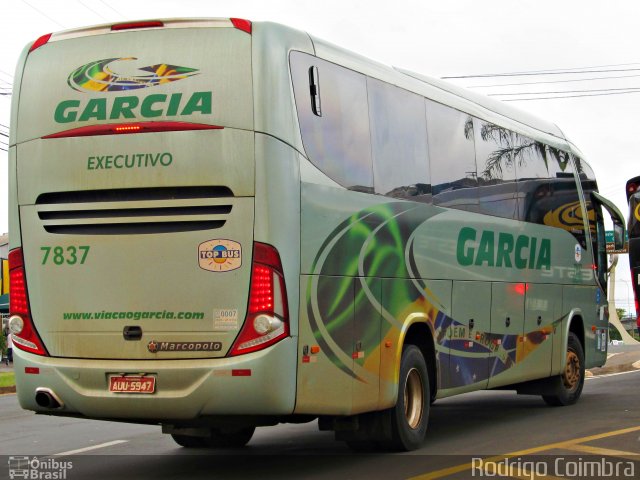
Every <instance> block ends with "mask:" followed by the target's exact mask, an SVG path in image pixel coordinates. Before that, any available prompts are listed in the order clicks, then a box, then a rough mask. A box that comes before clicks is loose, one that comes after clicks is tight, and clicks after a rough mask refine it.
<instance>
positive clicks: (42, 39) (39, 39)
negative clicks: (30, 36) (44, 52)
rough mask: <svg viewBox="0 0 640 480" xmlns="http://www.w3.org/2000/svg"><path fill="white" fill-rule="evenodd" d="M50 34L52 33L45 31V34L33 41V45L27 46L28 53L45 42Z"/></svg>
mask: <svg viewBox="0 0 640 480" xmlns="http://www.w3.org/2000/svg"><path fill="white" fill-rule="evenodd" d="M51 35H52V34H51V33H47V34H46V35H42V36H41V37H40V38H38V39H37V40H36V41H35V42H33V45H31V47H30V48H29V53H31V52H33V51H34V50H35V49H36V48H40V47H41V46H43V45H44V44H45V43H47V42H48V41H49V39H50V38H51Z"/></svg>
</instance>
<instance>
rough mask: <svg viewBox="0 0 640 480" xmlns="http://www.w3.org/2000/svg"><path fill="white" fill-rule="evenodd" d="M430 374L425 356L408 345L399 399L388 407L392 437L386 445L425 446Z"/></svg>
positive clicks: (403, 361) (399, 387)
mask: <svg viewBox="0 0 640 480" xmlns="http://www.w3.org/2000/svg"><path fill="white" fill-rule="evenodd" d="M430 399H431V395H430V392H429V374H428V371H427V364H426V362H425V360H424V356H423V355H422V352H421V351H420V349H419V348H418V347H416V346H415V345H406V346H405V347H404V349H403V351H402V359H401V361H400V383H399V385H398V401H397V402H396V405H395V407H393V408H391V409H389V410H387V412H386V413H387V415H389V416H390V421H391V436H390V438H389V439H388V441H387V442H385V443H386V446H388V447H390V448H392V449H393V450H404V451H408V450H415V449H417V448H419V447H420V446H421V445H422V442H423V441H424V437H425V434H426V432H427V422H428V420H429V405H430Z"/></svg>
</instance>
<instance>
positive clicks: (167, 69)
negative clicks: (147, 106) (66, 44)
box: [67, 57, 199, 92]
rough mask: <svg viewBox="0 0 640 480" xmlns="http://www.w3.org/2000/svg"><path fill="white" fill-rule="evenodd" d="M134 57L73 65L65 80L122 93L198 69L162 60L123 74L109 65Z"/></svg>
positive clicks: (94, 89)
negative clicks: (132, 73) (159, 62)
mask: <svg viewBox="0 0 640 480" xmlns="http://www.w3.org/2000/svg"><path fill="white" fill-rule="evenodd" d="M131 60H137V58H135V57H125V58H105V59H104V60H95V61H93V62H89V63H87V64H86V65H82V66H80V67H78V68H76V69H75V70H74V71H73V72H71V75H69V78H68V80H67V83H68V84H69V86H70V87H71V88H73V89H74V90H77V91H79V92H82V91H89V92H122V91H124V90H137V89H139V88H147V87H155V86H156V85H161V84H163V83H169V82H175V81H176V80H183V79H185V78H187V77H190V76H192V75H197V74H198V73H199V72H198V70H196V69H195V68H189V67H180V66H178V65H168V64H166V63H161V64H158V65H149V66H147V67H140V68H138V69H137V70H138V72H143V73H140V74H138V75H124V74H119V73H116V72H114V71H113V69H112V68H111V64H112V63H114V62H124V61H131Z"/></svg>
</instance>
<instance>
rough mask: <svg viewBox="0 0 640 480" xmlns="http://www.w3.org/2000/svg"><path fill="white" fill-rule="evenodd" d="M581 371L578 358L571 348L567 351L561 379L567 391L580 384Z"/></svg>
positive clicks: (571, 390) (573, 389)
mask: <svg viewBox="0 0 640 480" xmlns="http://www.w3.org/2000/svg"><path fill="white" fill-rule="evenodd" d="M580 378H581V372H580V359H579V358H578V355H577V354H576V352H574V351H573V350H569V351H568V352H567V365H566V367H565V369H564V373H563V374H562V381H563V382H564V386H565V387H566V388H567V390H569V392H574V391H575V390H577V388H578V385H579V384H580Z"/></svg>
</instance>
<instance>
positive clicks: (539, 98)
mask: <svg viewBox="0 0 640 480" xmlns="http://www.w3.org/2000/svg"><path fill="white" fill-rule="evenodd" d="M638 92H640V90H630V91H628V92H611V93H593V94H582V95H566V96H557V97H537V98H536V97H533V98H505V99H504V100H502V101H503V102H526V101H529V100H556V99H562V98H579V97H606V96H608V95H626V94H628V93H638Z"/></svg>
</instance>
